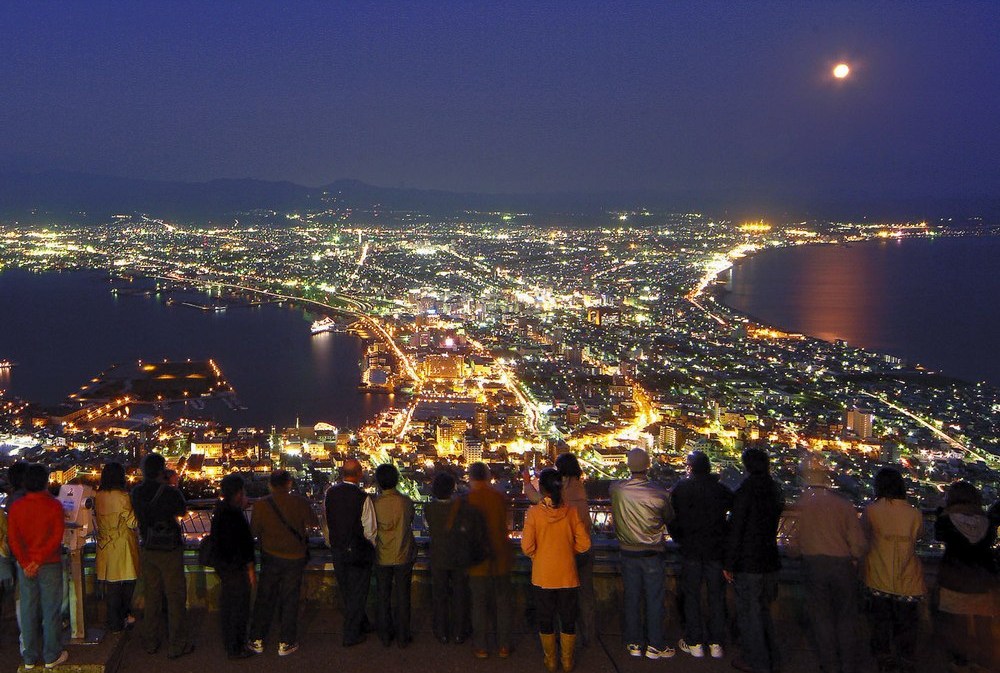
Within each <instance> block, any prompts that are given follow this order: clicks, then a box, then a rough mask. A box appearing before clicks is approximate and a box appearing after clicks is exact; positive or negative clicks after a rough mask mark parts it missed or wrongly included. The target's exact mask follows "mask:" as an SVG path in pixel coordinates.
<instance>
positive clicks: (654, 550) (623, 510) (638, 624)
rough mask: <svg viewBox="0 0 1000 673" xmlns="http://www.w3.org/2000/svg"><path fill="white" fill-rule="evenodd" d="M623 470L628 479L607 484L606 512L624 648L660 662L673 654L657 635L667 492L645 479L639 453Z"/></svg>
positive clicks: (645, 464)
mask: <svg viewBox="0 0 1000 673" xmlns="http://www.w3.org/2000/svg"><path fill="white" fill-rule="evenodd" d="M628 469H629V471H630V472H631V473H632V476H631V477H630V478H629V479H625V480H623V481H618V482H615V483H614V484H613V485H612V486H611V509H612V512H613V516H614V522H615V534H616V535H617V537H618V546H619V549H620V550H621V571H622V584H623V585H624V589H625V591H624V594H625V595H624V599H625V610H624V612H625V629H624V631H625V633H624V635H625V647H626V648H627V649H628V653H629V655H631V656H633V657H641V656H643V654H645V655H646V657H647V658H648V659H664V658H667V657H672V656H674V650H673V648H671V647H669V646H668V645H667V641H666V638H665V637H664V635H663V604H664V582H663V571H664V568H663V552H664V550H665V549H666V536H667V523H668V522H669V521H670V520H671V519H672V518H673V516H674V512H673V509H672V508H671V506H670V492H669V491H668V490H667V489H666V487H665V486H663V485H662V484H659V483H656V482H653V481H650V480H649V479H648V477H647V476H646V472H647V470H649V454H647V453H646V452H645V451H643V450H642V449H632V450H631V451H629V453H628ZM643 604H645V606H646V628H645V629H643V626H642V606H643Z"/></svg>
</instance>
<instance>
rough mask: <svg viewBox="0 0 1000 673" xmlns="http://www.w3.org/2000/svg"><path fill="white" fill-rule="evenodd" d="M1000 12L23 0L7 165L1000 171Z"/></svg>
mask: <svg viewBox="0 0 1000 673" xmlns="http://www.w3.org/2000/svg"><path fill="white" fill-rule="evenodd" d="M998 35H1000V3H998V2H982V3H973V2H968V3H962V2H926V3H924V2H892V3H875V2H857V3H854V2H824V3H811V2H801V1H800V2H788V3H770V2H760V1H754V2H741V3H713V2H691V3H684V2H664V1H662V0H657V1H655V2H625V1H622V2H599V3H591V2H581V1H573V2H569V1H567V2H557V3H545V2H491V3H478V2H472V1H467V2H445V1H442V0H434V1H431V2H412V3H410V2H406V3H403V2H376V3H361V2H349V3H334V2H322V3H316V4H310V3H303V2H287V3H279V2H273V3H271V2H268V3H261V2H221V1H220V2H192V3H186V2H174V1H171V2H159V1H158V2H119V3H111V4H102V3H96V2H75V1H71V2H62V3H44V2H23V3H22V2H11V1H5V2H3V3H2V4H0V168H7V169H11V168H14V169H30V170H40V169H47V168H63V169H71V170H79V171H84V172H89V173H100V174H111V175H128V176H137V177H149V178H164V179H182V180H203V179H210V178H216V177H256V178H264V179H272V180H275V179H286V180H292V181H296V182H300V183H303V184H307V185H318V184H321V183H325V182H329V181H332V180H334V179H337V178H342V177H351V178H358V179H361V180H365V181H368V182H372V183H375V184H380V185H386V186H400V185H405V186H408V187H428V188H440V189H450V190H470V191H471V190H474V191H486V192H501V191H530V192H536V191H559V190H593V189H602V190H603V189H608V190H621V189H647V190H657V191H666V192H674V191H690V192H693V193H696V194H697V193H706V194H727V193H728V194H753V193H758V192H760V193H769V194H773V195H779V196H780V195H785V194H787V195H795V196H796V197H803V196H806V197H808V196H810V195H817V196H822V197H824V198H830V197H836V195H838V194H841V193H843V194H860V193H868V194H875V195H880V194H885V195H887V196H891V197H894V198H895V197H904V198H905V197H909V196H918V195H928V194H930V195H934V196H940V197H960V198H968V197H974V196H982V195H990V194H992V195H996V194H997V192H998V189H997V188H998V186H1000V161H998V157H1000V123H998V120H1000V78H998V72H1000V39H998V37H997V36H998ZM838 60H846V61H847V62H849V63H851V64H852V66H853V68H854V73H853V76H852V77H851V78H850V79H849V80H847V81H844V82H836V81H834V80H833V79H832V77H831V76H830V69H831V68H832V66H833V65H834V64H835V63H836V62H837V61H838Z"/></svg>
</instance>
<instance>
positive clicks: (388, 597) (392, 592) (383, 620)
mask: <svg viewBox="0 0 1000 673" xmlns="http://www.w3.org/2000/svg"><path fill="white" fill-rule="evenodd" d="M412 580H413V563H402V564H400V565H395V566H376V567H375V593H376V596H377V597H378V615H377V619H376V624H377V628H378V635H379V638H381V639H382V641H383V642H388V641H389V640H392V638H393V637H395V638H396V640H397V641H398V642H401V643H403V642H407V641H409V640H410V637H411V634H410V585H411V583H412Z"/></svg>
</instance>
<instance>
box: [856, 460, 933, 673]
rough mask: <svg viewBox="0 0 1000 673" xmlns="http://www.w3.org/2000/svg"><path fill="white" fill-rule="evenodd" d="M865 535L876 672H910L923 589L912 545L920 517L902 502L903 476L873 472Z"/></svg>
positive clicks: (865, 569)
mask: <svg viewBox="0 0 1000 673" xmlns="http://www.w3.org/2000/svg"><path fill="white" fill-rule="evenodd" d="M862 526H863V528H864V530H865V533H866V536H867V538H868V553H867V555H866V556H865V560H864V564H863V572H862V575H863V577H864V583H865V588H866V590H867V593H868V600H869V605H870V612H871V623H872V624H871V626H872V638H871V644H872V654H874V655H875V661H876V663H877V664H878V669H879V671H890V670H898V671H902V672H903V673H906V672H907V671H912V670H914V666H915V662H914V653H915V650H916V646H917V637H918V632H919V628H918V627H919V621H920V603H921V601H923V599H924V596H925V595H926V593H927V587H926V585H925V584H924V571H923V568H922V567H921V565H920V559H918V558H917V553H916V544H917V540H918V539H919V538H920V536H921V533H922V531H923V526H924V518H923V515H922V514H921V513H920V510H918V509H917V508H916V507H914V506H913V505H911V504H909V503H908V502H906V483H905V482H904V481H903V475H902V474H900V473H899V471H898V470H896V469H894V468H891V467H883V468H882V469H881V470H879V471H878V474H876V475H875V501H874V502H872V503H871V504H869V505H868V506H867V507H866V508H865V512H864V516H863V517H862Z"/></svg>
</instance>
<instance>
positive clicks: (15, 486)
mask: <svg viewBox="0 0 1000 673" xmlns="http://www.w3.org/2000/svg"><path fill="white" fill-rule="evenodd" d="M28 465H29V463H28V462H27V461H24V460H19V461H17V462H16V463H14V464H13V465H11V466H10V467H9V468H7V479H8V480H9V481H10V487H11V489H12V490H14V491H20V490H21V489H23V488H24V473H25V472H26V471H27V470H28Z"/></svg>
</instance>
